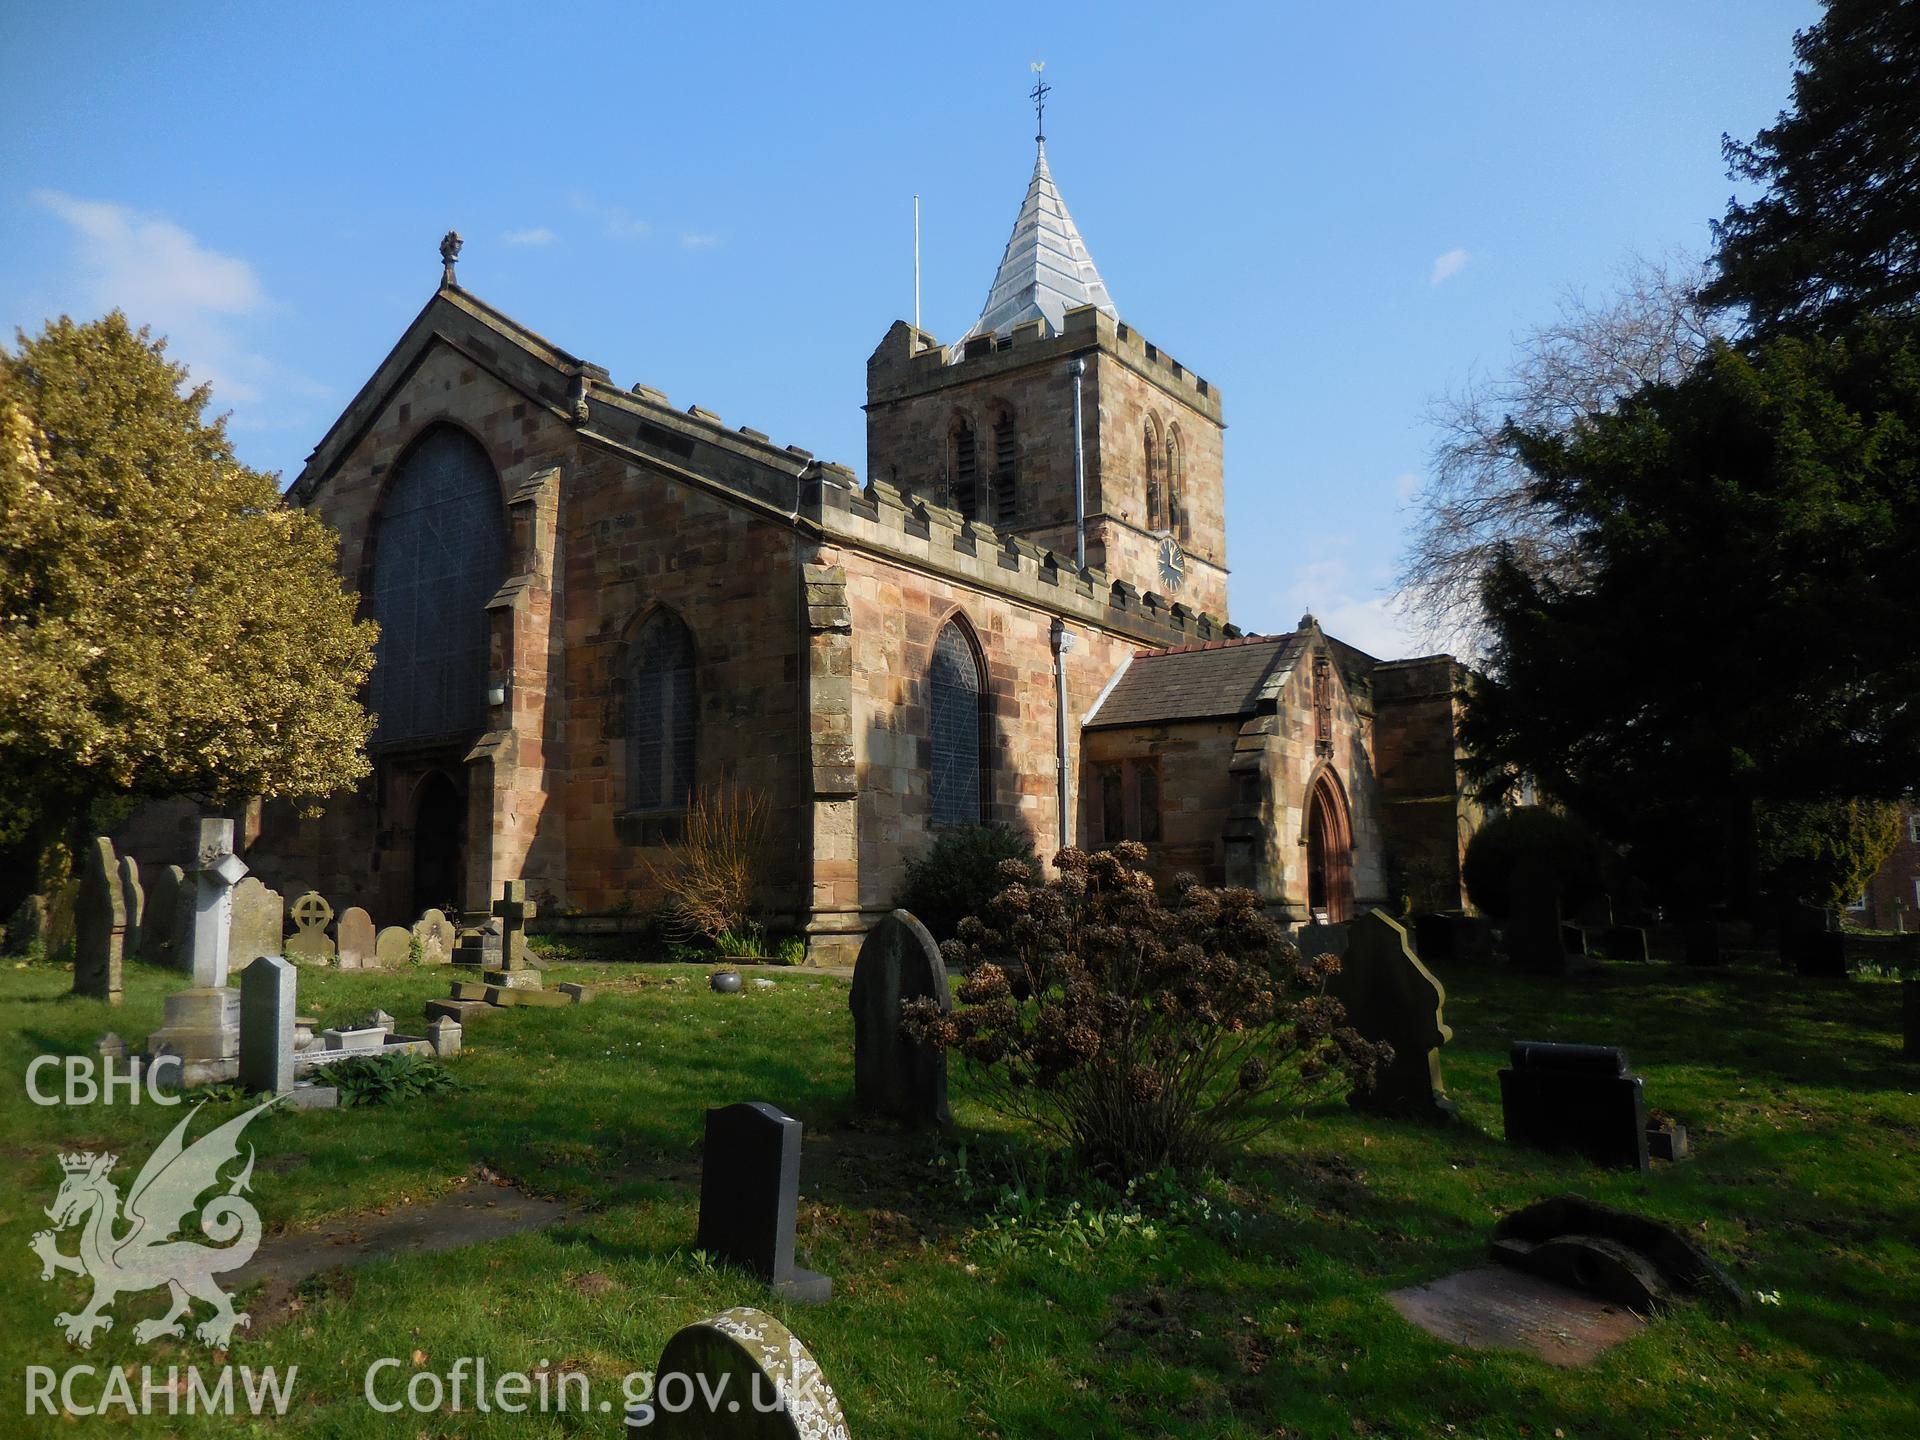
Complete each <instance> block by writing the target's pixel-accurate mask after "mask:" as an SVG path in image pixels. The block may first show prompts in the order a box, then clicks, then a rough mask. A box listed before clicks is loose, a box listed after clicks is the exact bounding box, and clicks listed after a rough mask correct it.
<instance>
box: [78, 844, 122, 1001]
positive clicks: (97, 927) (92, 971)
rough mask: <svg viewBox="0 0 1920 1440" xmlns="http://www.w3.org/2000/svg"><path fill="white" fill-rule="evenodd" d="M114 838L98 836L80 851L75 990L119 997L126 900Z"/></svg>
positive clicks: (104, 997) (98, 996)
mask: <svg viewBox="0 0 1920 1440" xmlns="http://www.w3.org/2000/svg"><path fill="white" fill-rule="evenodd" d="M120 878H121V877H120V864H119V861H118V860H117V859H116V858H115V856H114V853H113V842H112V841H111V840H109V839H107V837H106V836H104V835H99V836H96V837H95V838H94V839H93V841H92V843H90V844H89V845H88V846H87V848H86V850H85V851H84V852H83V853H82V856H81V869H80V898H79V900H78V901H77V902H76V903H75V905H74V911H73V926H74V956H73V993H74V994H76V995H87V996H91V997H92V998H93V999H95V1000H105V1001H106V1002H107V1003H108V1004H109V1005H118V1004H119V1003H120V993H121V984H122V971H123V969H124V966H125V960H126V944H127V901H126V891H125V890H124V888H123V887H122V886H121V883H120Z"/></svg>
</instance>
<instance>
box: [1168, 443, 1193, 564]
mask: <svg viewBox="0 0 1920 1440" xmlns="http://www.w3.org/2000/svg"><path fill="white" fill-rule="evenodd" d="M1166 469H1167V519H1166V528H1167V529H1169V530H1171V531H1172V532H1173V533H1174V534H1175V535H1178V536H1179V537H1180V538H1181V539H1182V540H1185V539H1186V538H1187V536H1188V520H1187V483H1186V481H1187V475H1186V465H1185V463H1184V461H1183V459H1182V457H1181V454H1180V427H1179V426H1178V425H1169V426H1167V467H1166Z"/></svg>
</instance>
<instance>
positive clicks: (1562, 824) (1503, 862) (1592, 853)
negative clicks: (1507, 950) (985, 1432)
mask: <svg viewBox="0 0 1920 1440" xmlns="http://www.w3.org/2000/svg"><path fill="white" fill-rule="evenodd" d="M1528 855H1539V856H1543V857H1545V859H1546V860H1547V862H1548V863H1549V864H1550V865H1551V866H1552V867H1553V873H1554V874H1556V875H1557V876H1559V877H1560V885H1561V890H1560V903H1561V905H1562V906H1563V907H1564V908H1565V909H1566V910H1567V911H1568V912H1569V913H1571V912H1572V911H1574V910H1577V909H1578V908H1579V907H1580V906H1581V905H1583V904H1585V903H1586V902H1587V901H1588V900H1591V899H1592V898H1593V897H1594V896H1595V895H1598V894H1599V893H1600V892H1601V890H1602V889H1603V888H1604V887H1605V884H1606V852H1605V850H1604V849H1603V848H1602V846H1601V844H1600V842H1599V841H1598V840H1597V839H1595V838H1594V834H1593V832H1592V831H1591V830H1589V829H1588V828H1587V827H1586V826H1585V825H1583V824H1581V823H1580V822H1579V821H1578V820H1576V819H1574V818H1573V817H1572V816H1571V815H1563V814H1561V813H1560V812H1559V811H1557V810H1548V809H1546V808H1544V807H1542V806H1539V805H1523V806H1521V807H1520V808H1519V809H1517V810H1509V811H1507V812H1505V813H1504V814H1502V815H1499V816H1497V817H1496V818H1494V819H1492V820H1489V821H1488V822H1487V823H1486V824H1485V825H1483V826H1481V827H1480V829H1479V830H1477V831H1475V832H1474V836H1473V839H1471V840H1470V841H1468V842H1467V854H1466V858H1465V859H1464V860H1462V861H1461V864H1460V878H1461V879H1462V880H1463V881H1464V882H1465V883H1466V887H1467V894H1468V895H1469V896H1470V897H1471V898H1472V900H1473V903H1474V904H1475V905H1476V906H1478V907H1479V908H1480V909H1481V910H1483V911H1485V912H1486V913H1487V914H1488V915H1491V916H1492V917H1493V918H1494V919H1496V920H1504V919H1506V918H1507V917H1508V916H1509V915H1511V914H1512V913H1513V895H1512V892H1511V889H1510V882H1511V880H1512V878H1513V870H1514V867H1515V866H1516V865H1518V864H1519V863H1520V860H1521V857H1523V856H1528Z"/></svg>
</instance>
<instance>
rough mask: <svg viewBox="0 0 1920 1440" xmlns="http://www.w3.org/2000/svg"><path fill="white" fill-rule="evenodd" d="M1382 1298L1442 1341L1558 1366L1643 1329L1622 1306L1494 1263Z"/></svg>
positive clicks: (1580, 1361) (1588, 1357)
mask: <svg viewBox="0 0 1920 1440" xmlns="http://www.w3.org/2000/svg"><path fill="white" fill-rule="evenodd" d="M1387 1300H1388V1302H1389V1303H1390V1304H1391V1305H1392V1306H1393V1308H1394V1309H1395V1310H1397V1311H1399V1312H1400V1314H1401V1316H1402V1317H1403V1318H1405V1319H1407V1320H1409V1321H1411V1322H1412V1323H1413V1324H1415V1325H1418V1326H1419V1327H1420V1328H1421V1329H1422V1330H1425V1331H1426V1332H1427V1333H1428V1334H1429V1335H1432V1336H1434V1337H1435V1338H1436V1339H1439V1340H1443V1341H1445V1342H1446V1343H1447V1344H1449V1345H1464V1346H1466V1347H1467V1348H1469V1349H1472V1350H1518V1351H1522V1352H1524V1353H1526V1354H1529V1355H1532V1356H1534V1357H1536V1358H1537V1359H1540V1360H1544V1361H1546V1362H1547V1364H1549V1365H1554V1366H1558V1367H1559V1368H1561V1369H1563V1370H1571V1369H1578V1368H1581V1367H1583V1366H1587V1365H1591V1364H1593V1362H1594V1361H1596V1360H1598V1359H1599V1358H1600V1356H1601V1355H1602V1354H1604V1353H1605V1352H1606V1351H1608V1350H1610V1349H1612V1348H1613V1347H1614V1346H1615V1345H1618V1344H1619V1343H1620V1342H1621V1341H1623V1340H1631V1339H1633V1338H1634V1337H1635V1336H1636V1335H1638V1334H1640V1332H1641V1331H1643V1330H1645V1329H1646V1328H1647V1322H1646V1321H1645V1320H1643V1319H1641V1318H1640V1317H1639V1316H1638V1315H1635V1314H1634V1313H1633V1312H1632V1311H1631V1310H1628V1309H1627V1308H1625V1307H1624V1306H1620V1305H1614V1304H1611V1303H1609V1302H1607V1301H1605V1300H1601V1299H1597V1298H1596V1297H1594V1296H1592V1295H1586V1294H1582V1293H1581V1292H1580V1291H1578V1290H1571V1289H1568V1288H1567V1287H1566V1286H1564V1285H1556V1284H1554V1283H1553V1282H1552V1281H1550V1280H1543V1279H1541V1278H1539V1277H1538V1276H1536V1275H1526V1274H1522V1273H1520V1272H1519V1271H1516V1270H1512V1269H1508V1268H1507V1267H1505V1266H1500V1265H1486V1266H1481V1267H1479V1268H1477V1269H1473V1270H1462V1271H1460V1272H1459V1273H1458V1274H1454V1275H1447V1276H1444V1277H1442V1278H1441V1279H1439V1280H1435V1281H1432V1282H1431V1283H1429V1284H1425V1285H1411V1286H1408V1287H1407V1288H1406V1289H1404V1290H1394V1291H1391V1292H1390V1293H1389V1294H1388V1295H1387Z"/></svg>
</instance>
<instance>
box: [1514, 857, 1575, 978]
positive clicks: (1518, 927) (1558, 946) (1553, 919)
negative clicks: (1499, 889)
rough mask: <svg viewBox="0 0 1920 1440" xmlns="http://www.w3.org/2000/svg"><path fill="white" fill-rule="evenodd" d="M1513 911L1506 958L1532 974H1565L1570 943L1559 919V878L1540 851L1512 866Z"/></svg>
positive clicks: (1521, 969)
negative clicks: (1568, 943) (1539, 854)
mask: <svg viewBox="0 0 1920 1440" xmlns="http://www.w3.org/2000/svg"><path fill="white" fill-rule="evenodd" d="M1509 893H1510V894H1511V895H1512V897H1513V913H1512V915H1511V916H1509V917H1508V919H1507V927H1506V933H1507V958H1508V960H1510V961H1511V962H1512V964H1513V968H1514V969H1516V970H1520V971H1524V972H1525V973H1526V974H1529V975H1565V974H1566V973H1567V969H1568V963H1567V962H1568V956H1567V943H1566V937H1565V934H1564V932H1563V931H1562V929H1561V923H1560V879H1559V877H1558V876H1557V875H1555V874H1554V871H1553V867H1552V865H1550V864H1549V863H1548V862H1547V861H1545V860H1544V859H1542V858H1541V857H1540V856H1537V855H1528V856H1525V857H1523V858H1522V859H1521V861H1520V863H1519V864H1517V865H1515V866H1514V867H1513V877H1512V881H1511V883H1510V885H1509Z"/></svg>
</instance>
